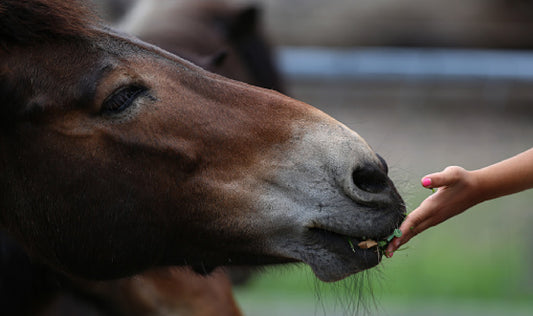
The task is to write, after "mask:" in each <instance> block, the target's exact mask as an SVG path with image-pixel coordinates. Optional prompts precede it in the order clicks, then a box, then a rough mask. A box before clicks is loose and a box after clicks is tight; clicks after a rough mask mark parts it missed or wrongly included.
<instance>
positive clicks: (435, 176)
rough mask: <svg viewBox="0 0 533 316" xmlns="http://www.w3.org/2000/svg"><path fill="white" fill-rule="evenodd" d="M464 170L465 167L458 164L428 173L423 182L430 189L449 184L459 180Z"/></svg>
mask: <svg viewBox="0 0 533 316" xmlns="http://www.w3.org/2000/svg"><path fill="white" fill-rule="evenodd" d="M464 171H465V170H464V169H463V168H461V167H457V166H451V167H447V168H446V169H444V170H443V171H441V172H436V173H432V174H428V175H427V176H425V177H423V178H422V180H421V183H422V186H423V187H425V188H429V189H431V188H439V187H443V186H447V185H450V184H453V183H455V182H456V181H457V180H459V179H460V177H461V174H462V173H463V172H464Z"/></svg>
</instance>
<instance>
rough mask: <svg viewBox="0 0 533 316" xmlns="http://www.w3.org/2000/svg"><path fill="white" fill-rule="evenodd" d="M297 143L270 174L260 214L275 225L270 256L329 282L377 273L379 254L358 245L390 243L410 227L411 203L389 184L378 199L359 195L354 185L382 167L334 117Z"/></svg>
mask: <svg viewBox="0 0 533 316" xmlns="http://www.w3.org/2000/svg"><path fill="white" fill-rule="evenodd" d="M324 116H326V115H325V114H324ZM324 122H328V123H327V124H326V123H324ZM304 130H305V132H304ZM294 135H295V136H294V137H293V138H292V140H291V141H290V142H289V143H290V146H291V147H292V149H291V150H290V151H289V153H288V154H287V153H286V152H285V153H284V158H283V159H281V160H275V161H278V163H277V164H276V165H275V166H271V168H272V170H274V172H273V177H272V178H270V179H269V180H268V183H267V184H266V185H265V186H264V187H263V190H264V191H263V193H262V194H261V199H260V202H259V204H260V205H259V207H258V208H259V209H262V210H268V212H267V216H266V218H264V219H263V222H266V223H269V224H270V225H269V226H270V227H266V228H265V230H266V231H269V232H272V234H271V235H270V236H269V240H270V242H269V243H268V244H269V247H271V251H272V252H274V253H275V254H276V255H277V256H282V257H287V258H291V259H295V260H298V261H302V262H304V263H306V264H308V265H309V266H310V267H311V268H312V270H313V271H314V273H315V274H316V276H317V277H318V278H319V279H321V280H322V281H326V282H330V281H337V280H340V279H342V278H344V277H347V276H349V275H351V274H354V273H357V272H359V271H362V270H365V269H368V268H371V267H373V266H375V265H377V264H378V263H379V262H380V259H381V253H379V251H378V250H377V249H376V248H374V249H367V250H362V249H358V248H357V246H355V249H354V248H353V247H352V245H354V244H355V245H357V243H358V241H361V240H362V239H363V237H368V238H372V239H375V240H380V239H383V238H385V237H386V236H388V235H390V234H391V232H392V231H393V230H394V229H395V228H397V227H398V226H399V224H400V223H401V221H402V220H403V217H404V214H405V207H404V203H403V201H402V199H401V197H400V195H399V194H398V193H397V191H396V189H395V188H394V186H393V184H392V182H391V181H390V179H388V177H386V176H384V179H383V180H384V181H385V183H384V184H383V187H382V188H380V189H379V190H372V191H376V192H367V191H365V190H363V189H361V188H359V187H358V186H357V185H356V184H355V183H356V182H357V180H356V179H355V178H356V177H357V170H360V169H361V168H369V166H370V168H375V169H376V172H378V173H379V172H381V173H383V172H384V171H382V170H383V168H384V166H383V165H382V162H381V161H380V159H379V158H378V157H377V155H376V154H375V153H374V152H373V151H372V149H371V148H370V147H369V146H368V144H367V143H366V142H365V141H364V140H363V139H362V138H361V137H360V136H359V135H358V134H356V133H355V132H353V131H351V130H350V129H348V128H347V127H345V126H344V125H342V124H341V123H339V122H337V121H334V120H333V119H331V118H329V117H327V118H325V119H324V120H323V121H322V122H320V123H316V125H315V126H314V127H313V128H311V129H310V128H309V126H306V127H305V128H303V127H296V129H295V134H294ZM385 172H386V171H385ZM363 180H364V179H363ZM349 240H350V241H349ZM350 243H352V245H350Z"/></svg>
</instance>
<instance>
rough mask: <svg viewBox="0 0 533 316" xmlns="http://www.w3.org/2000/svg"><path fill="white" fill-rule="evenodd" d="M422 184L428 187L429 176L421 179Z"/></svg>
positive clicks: (429, 182) (429, 183)
mask: <svg viewBox="0 0 533 316" xmlns="http://www.w3.org/2000/svg"><path fill="white" fill-rule="evenodd" d="M422 185H423V186H424V187H426V188H427V187H429V186H430V185H431V178H424V179H422Z"/></svg>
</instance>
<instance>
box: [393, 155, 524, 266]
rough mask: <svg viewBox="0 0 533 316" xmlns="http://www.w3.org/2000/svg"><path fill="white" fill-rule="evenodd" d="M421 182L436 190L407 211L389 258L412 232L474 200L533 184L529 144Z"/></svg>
mask: <svg viewBox="0 0 533 316" xmlns="http://www.w3.org/2000/svg"><path fill="white" fill-rule="evenodd" d="M421 183H422V186H424V187H425V188H428V189H433V188H436V189H437V192H436V193H435V194H432V195H431V196H429V197H428V198H427V199H425V200H424V201H423V202H422V203H421V204H420V206H419V207H418V208H416V209H415V210H414V211H412V212H411V213H410V214H409V215H407V217H406V219H405V221H404V222H403V223H402V225H401V226H400V230H401V231H402V236H401V237H398V238H394V239H393V240H392V242H391V243H390V244H389V246H388V247H387V251H386V255H387V257H389V258H390V257H392V256H393V254H394V251H396V250H397V249H398V248H399V247H400V246H402V245H403V244H405V243H407V242H408V241H409V240H410V239H411V238H413V237H414V236H416V235H418V234H420V233H421V232H423V231H425V230H426V229H428V228H430V227H432V226H435V225H438V224H440V223H442V222H444V221H446V220H447V219H449V218H451V217H453V216H455V215H458V214H460V213H462V212H464V211H466V210H467V209H469V208H471V207H472V206H474V205H476V204H478V203H481V202H483V201H487V200H490V199H494V198H498V197H501V196H504V195H509V194H513V193H517V192H520V191H523V190H527V189H531V188H533V148H530V149H529V150H526V151H524V152H522V153H520V154H518V155H516V156H514V157H511V158H509V159H506V160H503V161H500V162H498V163H495V164H493V165H490V166H488V167H484V168H481V169H478V170H473V171H468V170H465V169H464V168H462V167H458V166H450V167H447V168H446V169H444V170H443V171H441V172H437V173H432V174H429V175H427V176H425V177H423V178H422V179H421Z"/></svg>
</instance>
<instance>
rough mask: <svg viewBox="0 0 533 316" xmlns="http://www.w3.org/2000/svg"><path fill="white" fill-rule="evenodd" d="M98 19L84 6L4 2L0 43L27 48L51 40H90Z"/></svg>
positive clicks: (58, 1) (40, 0) (48, 0)
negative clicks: (87, 38)
mask: <svg viewBox="0 0 533 316" xmlns="http://www.w3.org/2000/svg"><path fill="white" fill-rule="evenodd" d="M97 22H98V19H97V17H96V15H95V14H94V12H93V11H92V9H91V8H89V7H88V6H87V5H86V4H85V2H82V1H78V0H72V1H64V0H4V1H2V2H0V42H1V43H2V44H3V45H4V46H9V45H11V44H19V45H28V44H32V43H34V42H42V41H47V40H51V39H71V38H74V37H90V36H92V34H93V28H92V27H91V26H92V25H95V24H97Z"/></svg>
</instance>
